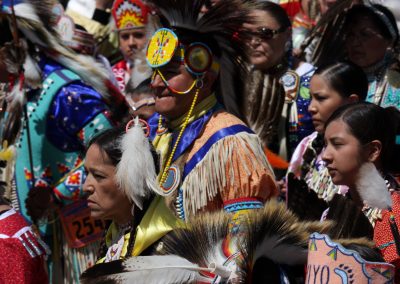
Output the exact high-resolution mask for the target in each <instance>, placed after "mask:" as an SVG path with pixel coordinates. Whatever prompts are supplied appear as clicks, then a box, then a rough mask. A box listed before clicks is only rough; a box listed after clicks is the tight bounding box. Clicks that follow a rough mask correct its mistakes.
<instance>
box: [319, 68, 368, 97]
mask: <svg viewBox="0 0 400 284" xmlns="http://www.w3.org/2000/svg"><path fill="white" fill-rule="evenodd" d="M314 75H319V76H321V77H323V78H324V79H325V80H326V81H327V82H328V84H329V85H330V87H331V88H332V89H334V90H335V91H336V92H338V93H339V95H341V96H342V97H344V98H348V97H350V95H352V94H356V95H358V97H359V99H360V101H364V100H365V98H366V96H367V93H368V79H367V75H365V73H364V71H363V70H362V69H361V67H359V66H357V65H355V64H353V63H350V62H338V63H334V64H328V65H324V66H321V67H319V68H318V69H317V70H316V71H315V73H314Z"/></svg>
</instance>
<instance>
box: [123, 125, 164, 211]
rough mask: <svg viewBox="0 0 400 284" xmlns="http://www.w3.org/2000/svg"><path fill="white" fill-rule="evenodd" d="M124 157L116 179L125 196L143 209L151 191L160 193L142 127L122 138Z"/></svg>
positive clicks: (134, 127)
mask: <svg viewBox="0 0 400 284" xmlns="http://www.w3.org/2000/svg"><path fill="white" fill-rule="evenodd" d="M120 147H121V150H122V157H121V161H120V162H119V164H118V166H117V174H116V178H117V181H118V183H119V185H120V186H121V188H122V189H123V190H124V192H125V194H126V195H127V196H128V197H129V199H130V200H132V201H133V202H134V203H135V204H136V206H138V207H139V208H140V209H143V201H144V200H145V199H146V198H147V197H149V195H150V193H151V191H150V190H153V191H155V192H158V193H160V192H161V190H160V189H159V187H158V184H157V174H156V170H155V166H154V162H153V157H152V155H151V151H150V144H149V141H148V139H147V138H146V137H145V136H144V133H143V130H142V128H141V126H139V125H137V124H136V125H135V126H133V127H131V128H130V129H129V130H128V132H127V133H126V134H125V135H124V136H123V137H122V140H121V144H120Z"/></svg>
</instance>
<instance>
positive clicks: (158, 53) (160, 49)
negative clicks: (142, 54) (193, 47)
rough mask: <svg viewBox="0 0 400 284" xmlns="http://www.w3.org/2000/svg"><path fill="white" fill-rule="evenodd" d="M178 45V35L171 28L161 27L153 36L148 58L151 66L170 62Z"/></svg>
mask: <svg viewBox="0 0 400 284" xmlns="http://www.w3.org/2000/svg"><path fill="white" fill-rule="evenodd" d="M177 47H178V37H177V36H176V34H175V33H174V32H173V31H171V30H170V29H159V30H157V31H156V32H155V33H154V35H153V36H152V37H151V39H150V42H149V45H148V47H147V53H146V60H147V63H148V64H149V65H150V67H151V68H158V67H161V66H164V65H166V64H168V62H170V61H171V59H172V58H173V56H174V54H175V51H176V50H177Z"/></svg>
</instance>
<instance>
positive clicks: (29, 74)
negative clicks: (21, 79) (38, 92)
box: [24, 54, 42, 89]
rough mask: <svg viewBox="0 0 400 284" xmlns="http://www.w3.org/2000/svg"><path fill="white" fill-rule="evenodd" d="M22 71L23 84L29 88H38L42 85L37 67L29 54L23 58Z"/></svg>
mask: <svg viewBox="0 0 400 284" xmlns="http://www.w3.org/2000/svg"><path fill="white" fill-rule="evenodd" d="M24 70H25V72H24V75H25V83H26V84H27V85H28V86H29V87H31V88H34V89H36V88H39V87H40V86H41V85H42V74H41V71H40V68H39V66H38V65H37V64H36V62H35V61H34V60H33V58H32V57H31V56H30V55H29V54H27V55H26V57H25V62H24Z"/></svg>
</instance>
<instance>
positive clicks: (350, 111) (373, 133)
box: [325, 102, 400, 174]
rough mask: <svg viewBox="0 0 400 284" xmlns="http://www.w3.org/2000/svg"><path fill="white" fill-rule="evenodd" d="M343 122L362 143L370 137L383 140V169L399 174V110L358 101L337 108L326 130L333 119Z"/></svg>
mask: <svg viewBox="0 0 400 284" xmlns="http://www.w3.org/2000/svg"><path fill="white" fill-rule="evenodd" d="M339 119H340V120H341V121H343V122H344V123H345V124H346V125H347V127H348V129H349V131H350V132H351V133H352V135H354V136H355V137H356V138H357V140H358V141H359V142H360V144H361V145H366V144H368V143H369V142H371V141H373V140H378V141H380V142H381V143H382V150H381V155H380V156H381V162H382V170H383V172H384V173H385V174H386V173H391V174H398V173H399V171H400V163H399V162H398V161H399V160H400V145H399V144H398V140H399V137H400V111H398V110H397V109H396V108H394V107H388V108H382V107H380V106H378V105H375V104H372V103H368V102H359V103H354V104H347V105H344V106H341V107H339V108H338V109H337V110H336V111H335V112H334V113H333V114H332V115H331V117H330V118H329V119H328V120H327V122H326V124H325V129H326V127H328V125H329V124H330V123H331V122H332V121H335V120H339Z"/></svg>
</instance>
